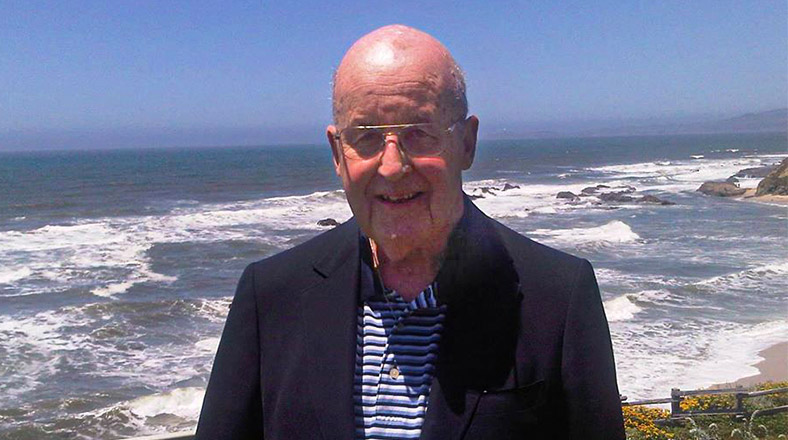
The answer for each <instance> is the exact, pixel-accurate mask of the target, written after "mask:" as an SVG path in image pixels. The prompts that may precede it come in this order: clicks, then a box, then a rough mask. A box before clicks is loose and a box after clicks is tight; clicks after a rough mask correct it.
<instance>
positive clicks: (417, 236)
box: [371, 224, 445, 261]
mask: <svg viewBox="0 0 788 440" xmlns="http://www.w3.org/2000/svg"><path fill="white" fill-rule="evenodd" d="M403 226H405V227H403ZM373 231H374V232H373V234H372V235H371V237H372V239H373V240H375V243H376V244H377V245H378V246H379V247H380V248H381V249H382V250H383V252H384V253H385V255H386V258H387V259H388V260H390V261H398V260H401V259H403V258H405V257H407V256H408V255H409V254H411V253H413V252H414V251H417V250H424V251H427V252H428V253H429V252H440V250H441V249H440V248H441V245H442V244H441V243H440V242H441V241H442V240H443V241H445V238H442V237H440V235H442V234H440V233H439V232H438V231H434V230H433V227H432V225H424V226H423V227H419V226H418V225H413V224H409V225H395V226H393V227H385V228H384V227H378V228H375V227H373Z"/></svg>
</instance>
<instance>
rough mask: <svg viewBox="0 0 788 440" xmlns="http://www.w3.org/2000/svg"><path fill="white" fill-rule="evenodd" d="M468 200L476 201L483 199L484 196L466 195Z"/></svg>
mask: <svg viewBox="0 0 788 440" xmlns="http://www.w3.org/2000/svg"><path fill="white" fill-rule="evenodd" d="M468 198H469V199H471V200H476V199H483V198H484V196H483V195H481V194H479V195H476V194H468Z"/></svg>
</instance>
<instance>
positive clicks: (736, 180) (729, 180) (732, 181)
mask: <svg viewBox="0 0 788 440" xmlns="http://www.w3.org/2000/svg"><path fill="white" fill-rule="evenodd" d="M725 181H726V182H728V183H732V184H734V185H736V184H737V183H739V179H738V178H737V177H736V176H731V177H728V178H727V179H725Z"/></svg>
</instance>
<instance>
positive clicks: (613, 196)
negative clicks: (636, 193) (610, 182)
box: [599, 187, 635, 203]
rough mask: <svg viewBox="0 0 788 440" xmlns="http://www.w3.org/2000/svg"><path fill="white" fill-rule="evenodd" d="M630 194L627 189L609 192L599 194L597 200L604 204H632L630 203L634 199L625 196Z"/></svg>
mask: <svg viewBox="0 0 788 440" xmlns="http://www.w3.org/2000/svg"><path fill="white" fill-rule="evenodd" d="M629 188H631V187H629ZM630 192H631V191H629V189H627V190H624V191H618V192H609V193H604V194H600V195H599V200H602V201H604V202H624V203H626V202H632V201H634V200H635V198H634V197H632V196H630V195H627V194H628V193H630Z"/></svg>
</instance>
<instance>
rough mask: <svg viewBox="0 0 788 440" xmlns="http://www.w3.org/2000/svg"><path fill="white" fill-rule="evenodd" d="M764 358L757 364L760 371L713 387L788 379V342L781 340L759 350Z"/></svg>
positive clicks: (745, 385) (749, 385)
mask: <svg viewBox="0 0 788 440" xmlns="http://www.w3.org/2000/svg"><path fill="white" fill-rule="evenodd" d="M758 356H760V357H762V358H763V360H762V361H760V362H758V363H757V364H755V368H757V369H758V371H759V373H758V374H755V375H753V376H747V377H742V378H741V379H738V380H736V381H734V382H730V383H722V384H717V385H714V386H713V387H712V388H735V387H739V386H740V387H745V388H749V387H752V386H755V385H757V384H759V383H763V382H786V381H788V342H781V343H779V344H775V345H772V346H771V347H769V348H767V349H765V350H762V351H760V352H758Z"/></svg>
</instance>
